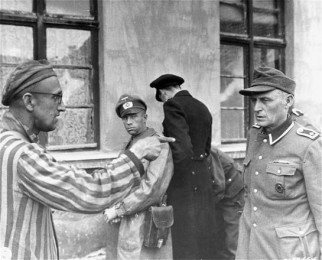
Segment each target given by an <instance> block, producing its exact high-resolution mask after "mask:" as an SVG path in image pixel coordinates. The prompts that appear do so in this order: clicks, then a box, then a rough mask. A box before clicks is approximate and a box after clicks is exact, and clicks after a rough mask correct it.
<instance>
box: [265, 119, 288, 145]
mask: <svg viewBox="0 0 322 260" xmlns="http://www.w3.org/2000/svg"><path fill="white" fill-rule="evenodd" d="M287 126H288V127H287ZM293 126H294V122H292V121H291V124H290V125H285V127H287V128H286V129H285V127H283V128H281V129H278V130H277V131H275V132H272V133H270V134H268V139H269V144H270V145H273V144H275V143H277V142H278V141H279V140H281V139H282V138H283V137H284V136H285V135H286V134H287V133H288V132H289V131H290V130H291V129H292V127H293ZM283 130H284V131H283Z"/></svg>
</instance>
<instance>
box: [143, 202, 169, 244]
mask: <svg viewBox="0 0 322 260" xmlns="http://www.w3.org/2000/svg"><path fill="white" fill-rule="evenodd" d="M173 222H174V221H173V208H172V206H165V205H162V206H151V207H150V208H149V210H148V211H147V213H146V215H145V223H144V243H143V244H144V246H146V247H156V248H161V247H162V246H163V245H165V244H166V242H167V239H168V236H169V231H170V228H171V226H172V225H173Z"/></svg>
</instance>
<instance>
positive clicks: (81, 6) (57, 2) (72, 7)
mask: <svg viewBox="0 0 322 260" xmlns="http://www.w3.org/2000/svg"><path fill="white" fill-rule="evenodd" d="M89 1H90V0H68V1H63V0H46V9H47V13H55V14H65V15H80V16H90V5H89Z"/></svg>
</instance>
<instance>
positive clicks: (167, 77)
mask: <svg viewBox="0 0 322 260" xmlns="http://www.w3.org/2000/svg"><path fill="white" fill-rule="evenodd" d="M183 82H184V79H183V78H181V77H179V76H177V75H173V74H164V75H161V76H160V77H158V78H157V79H155V80H153V81H152V82H151V83H150V87H151V88H155V89H156V93H155V98H156V100H158V101H161V99H160V97H159V95H160V92H159V91H158V90H159V89H164V88H166V87H170V86H177V85H179V86H180V85H181V84H182V83H183Z"/></svg>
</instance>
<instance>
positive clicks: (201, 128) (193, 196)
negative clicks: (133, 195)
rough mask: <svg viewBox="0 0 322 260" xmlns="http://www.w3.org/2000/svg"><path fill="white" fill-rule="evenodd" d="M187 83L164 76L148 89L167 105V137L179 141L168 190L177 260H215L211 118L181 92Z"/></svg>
mask: <svg viewBox="0 0 322 260" xmlns="http://www.w3.org/2000/svg"><path fill="white" fill-rule="evenodd" d="M183 82H184V79H183V78H181V77H179V76H176V75H172V74H166V75H162V76H160V77H159V78H157V79H156V80H154V81H153V82H152V83H151V84H150V86H151V87H152V88H156V99H157V100H158V101H160V102H161V101H162V102H164V105H163V109H164V121H163V128H164V135H165V136H172V137H174V138H175V139H176V142H175V143H172V144H171V145H170V146H171V149H172V154H173V161H174V175H173V178H172V180H171V182H170V186H169V188H168V191H167V194H168V202H169V204H171V205H173V209H174V225H173V227H172V239H173V257H174V259H214V258H215V257H214V256H215V254H216V245H217V244H218V242H219V241H216V239H219V238H218V236H217V234H216V229H215V218H214V217H213V216H214V212H213V210H214V209H213V208H214V207H213V205H214V195H213V191H212V180H211V169H210V168H209V164H208V163H207V157H208V156H209V154H210V149H211V131H212V116H211V114H210V112H209V110H208V108H207V107H206V106H205V105H204V104H203V103H202V102H200V101H199V100H197V99H195V98H194V97H192V96H191V94H190V93H189V92H188V91H187V90H182V89H181V87H180V86H181V84H182V83H183Z"/></svg>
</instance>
